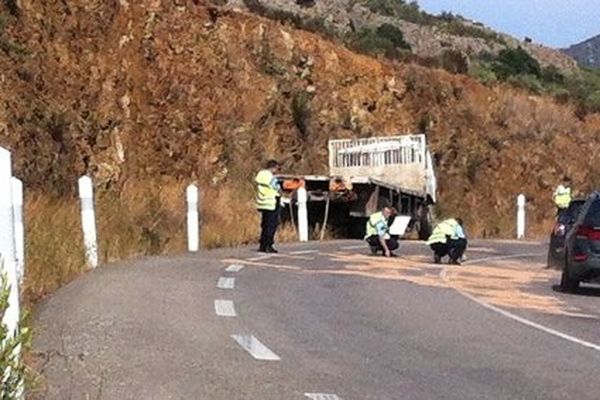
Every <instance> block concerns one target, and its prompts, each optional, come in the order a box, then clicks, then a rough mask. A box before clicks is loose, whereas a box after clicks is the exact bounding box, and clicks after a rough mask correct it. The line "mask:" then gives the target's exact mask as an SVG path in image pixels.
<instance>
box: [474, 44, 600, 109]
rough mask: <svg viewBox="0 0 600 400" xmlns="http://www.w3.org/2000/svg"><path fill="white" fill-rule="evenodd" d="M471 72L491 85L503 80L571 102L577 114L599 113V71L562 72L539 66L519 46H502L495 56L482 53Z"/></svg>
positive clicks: (561, 100) (554, 68) (536, 92)
mask: <svg viewBox="0 0 600 400" xmlns="http://www.w3.org/2000/svg"><path fill="white" fill-rule="evenodd" d="M470 72H471V74H472V76H474V77H475V78H477V79H478V80H480V81H481V82H482V83H484V84H487V85H490V84H495V83H497V82H500V81H503V82H508V83H510V84H512V85H513V86H516V87H518V88H522V89H525V90H527V91H529V92H531V93H534V94H538V95H540V94H549V95H551V96H554V97H555V98H556V100H557V101H559V102H562V103H565V102H573V103H574V104H576V105H577V114H578V115H579V116H580V117H582V116H584V115H586V114H588V113H597V112H600V70H597V69H596V70H595V69H585V68H584V69H582V70H581V71H579V72H577V73H575V74H572V75H565V74H563V73H562V72H561V71H559V70H558V69H557V68H556V67H553V66H549V67H542V66H540V63H539V62H538V61H537V60H536V59H535V58H533V57H531V56H530V55H529V53H527V52H526V51H525V50H523V49H522V48H520V47H519V48H517V49H505V50H502V51H500V53H499V54H498V55H497V56H494V55H490V54H484V55H482V56H481V57H480V59H479V61H477V62H476V63H475V64H474V65H473V67H472V68H471V71H470Z"/></svg>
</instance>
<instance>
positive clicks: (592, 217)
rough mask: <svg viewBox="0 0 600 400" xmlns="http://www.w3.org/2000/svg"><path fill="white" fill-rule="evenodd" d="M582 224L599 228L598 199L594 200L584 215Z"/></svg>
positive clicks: (599, 208) (599, 203) (599, 206)
mask: <svg viewBox="0 0 600 400" xmlns="http://www.w3.org/2000/svg"><path fill="white" fill-rule="evenodd" d="M584 224H585V225H586V226H591V227H594V228H596V227H597V228H600V200H595V201H594V202H593V203H592V204H591V205H590V208H589V210H588V212H587V215H586V216H585V221H584Z"/></svg>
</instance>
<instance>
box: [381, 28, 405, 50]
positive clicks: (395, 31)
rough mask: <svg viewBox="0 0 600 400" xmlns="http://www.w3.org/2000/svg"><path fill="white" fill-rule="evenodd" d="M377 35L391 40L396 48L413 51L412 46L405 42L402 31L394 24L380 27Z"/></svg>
mask: <svg viewBox="0 0 600 400" xmlns="http://www.w3.org/2000/svg"><path fill="white" fill-rule="evenodd" d="M376 33H377V36H379V37H381V38H384V39H387V40H389V41H390V42H391V43H392V44H393V45H394V47H395V48H398V49H406V50H410V49H411V47H410V44H409V43H407V42H406V41H405V40H404V35H403V34H402V31H401V30H400V29H399V28H398V27H396V26H394V25H392V24H383V25H380V26H379V27H377V30H376Z"/></svg>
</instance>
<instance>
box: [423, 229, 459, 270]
mask: <svg viewBox="0 0 600 400" xmlns="http://www.w3.org/2000/svg"><path fill="white" fill-rule="evenodd" d="M427 244H428V245H429V246H430V247H431V250H432V251H433V260H434V262H435V263H436V264H439V263H441V262H442V258H443V257H445V256H448V257H449V259H450V260H449V261H450V262H449V263H450V264H454V265H460V260H461V258H462V256H463V254H464V252H465V250H466V249H467V237H466V235H465V231H464V229H463V221H462V219H460V218H456V219H455V218H450V219H447V220H445V221H442V222H440V223H439V224H438V225H437V226H436V227H435V228H434V230H433V233H432V234H431V236H430V237H429V239H428V240H427Z"/></svg>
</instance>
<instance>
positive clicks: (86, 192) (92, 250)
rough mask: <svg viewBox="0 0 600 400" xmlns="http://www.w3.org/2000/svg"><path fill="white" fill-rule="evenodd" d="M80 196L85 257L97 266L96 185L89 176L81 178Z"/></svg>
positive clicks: (88, 261)
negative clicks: (94, 185)
mask: <svg viewBox="0 0 600 400" xmlns="http://www.w3.org/2000/svg"><path fill="white" fill-rule="evenodd" d="M79 198H80V199H81V227H82V229H83V244H84V247H85V258H86V260H87V263H88V265H89V266H90V267H92V268H96V267H97V266H98V241H97V238H96V214H95V212H94V187H93V185H92V179H91V178H90V177H89V176H82V177H81V178H79Z"/></svg>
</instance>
